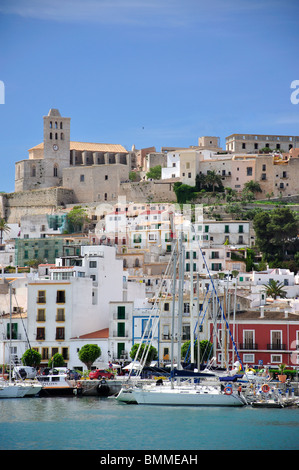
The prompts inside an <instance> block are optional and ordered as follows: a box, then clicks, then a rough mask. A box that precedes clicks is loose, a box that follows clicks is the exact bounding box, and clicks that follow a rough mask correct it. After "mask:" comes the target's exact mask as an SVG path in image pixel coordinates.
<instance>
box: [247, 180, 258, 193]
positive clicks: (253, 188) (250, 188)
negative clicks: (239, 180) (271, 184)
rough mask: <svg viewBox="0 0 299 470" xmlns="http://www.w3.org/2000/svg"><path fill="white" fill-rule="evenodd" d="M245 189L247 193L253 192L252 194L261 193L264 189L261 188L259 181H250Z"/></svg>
mask: <svg viewBox="0 0 299 470" xmlns="http://www.w3.org/2000/svg"><path fill="white" fill-rule="evenodd" d="M244 189H246V190H247V191H251V192H252V193H261V192H262V188H261V186H260V183H259V182H258V181H254V180H250V181H247V183H245V184H244Z"/></svg>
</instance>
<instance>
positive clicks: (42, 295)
mask: <svg viewBox="0 0 299 470" xmlns="http://www.w3.org/2000/svg"><path fill="white" fill-rule="evenodd" d="M37 303H38V304H45V303H46V291H45V290H39V291H38V293H37Z"/></svg>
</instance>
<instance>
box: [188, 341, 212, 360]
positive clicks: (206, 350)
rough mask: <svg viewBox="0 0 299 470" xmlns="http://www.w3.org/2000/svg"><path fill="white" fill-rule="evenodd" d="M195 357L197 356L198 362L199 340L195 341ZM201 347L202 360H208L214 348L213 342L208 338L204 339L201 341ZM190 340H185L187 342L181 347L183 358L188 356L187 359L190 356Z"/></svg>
mask: <svg viewBox="0 0 299 470" xmlns="http://www.w3.org/2000/svg"><path fill="white" fill-rule="evenodd" d="M193 347H194V357H195V358H196V362H197V340H196V341H195V342H194V346H193ZM199 348H200V361H201V362H204V361H207V360H208V359H209V357H210V355H211V351H212V348H213V344H212V343H211V342H210V341H208V340H203V341H200V342H199ZM190 354H191V353H190V340H189V341H185V343H184V344H183V345H182V347H181V355H182V358H183V360H184V359H185V358H186V361H187V360H188V358H189V357H190Z"/></svg>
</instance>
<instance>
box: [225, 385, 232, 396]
mask: <svg viewBox="0 0 299 470" xmlns="http://www.w3.org/2000/svg"><path fill="white" fill-rule="evenodd" d="M224 393H225V395H231V394H232V393H233V389H232V387H229V386H228V387H225V389H224Z"/></svg>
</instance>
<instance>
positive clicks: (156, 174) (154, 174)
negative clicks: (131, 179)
mask: <svg viewBox="0 0 299 470" xmlns="http://www.w3.org/2000/svg"><path fill="white" fill-rule="evenodd" d="M161 175H162V167H161V165H157V166H153V167H152V168H151V169H150V170H149V171H148V172H147V173H146V177H147V179H153V180H160V179H161Z"/></svg>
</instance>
